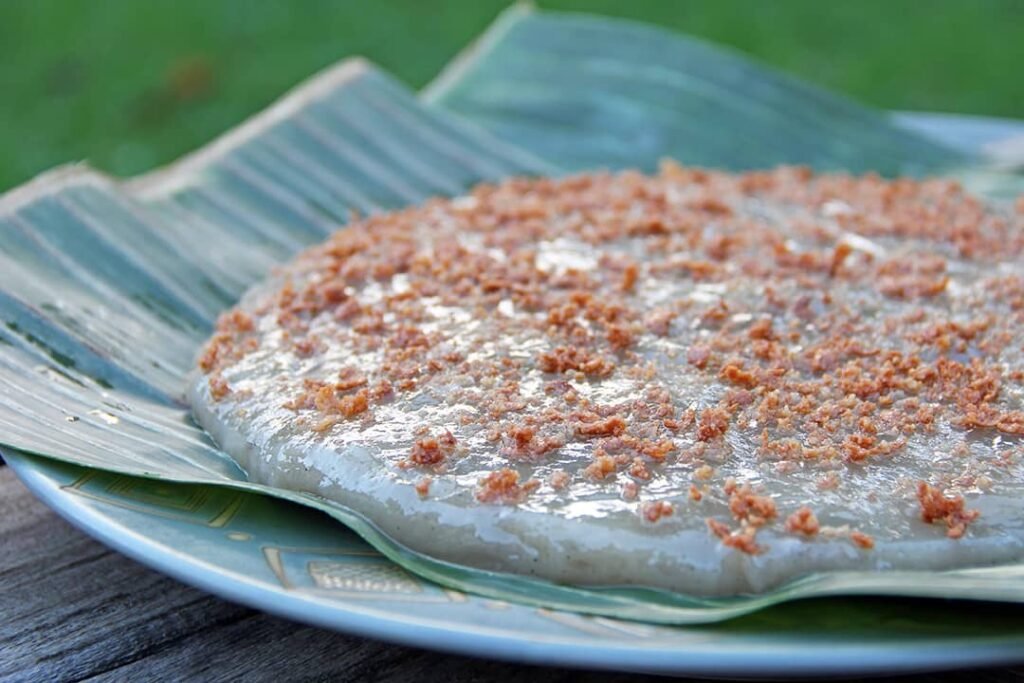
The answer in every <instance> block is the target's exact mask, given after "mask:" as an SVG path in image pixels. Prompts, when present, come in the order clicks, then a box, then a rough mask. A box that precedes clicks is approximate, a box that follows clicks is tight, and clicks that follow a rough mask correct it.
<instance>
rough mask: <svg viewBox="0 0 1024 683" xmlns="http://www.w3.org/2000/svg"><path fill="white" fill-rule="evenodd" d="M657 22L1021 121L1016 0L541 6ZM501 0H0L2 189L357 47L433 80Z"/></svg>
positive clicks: (189, 127)
mask: <svg viewBox="0 0 1024 683" xmlns="http://www.w3.org/2000/svg"><path fill="white" fill-rule="evenodd" d="M538 4H539V5H540V6H542V7H546V8H558V9H571V10H584V11H591V12H596V13H601V14H608V15H616V16H625V17H630V18H634V19H641V20H644V21H649V22H654V23H659V24H662V25H664V26H668V27H671V28H674V29H677V30H680V31H685V32H689V33H692V34H696V35H700V36H703V37H706V38H709V39H711V40H714V41H718V42H721V43H724V44H728V45H731V46H734V47H737V48H739V49H741V50H743V51H745V52H747V53H749V54H751V55H754V56H755V57H757V58H759V59H761V60H763V61H765V62H767V63H770V64H773V65H775V66H777V67H779V68H781V69H784V70H787V71H789V72H791V73H793V74H796V75H798V76H801V77H803V78H806V79H807V80H810V81H813V82H815V83H818V84H820V85H824V86H826V87H829V88H833V89H836V90H840V91H843V92H846V93H847V94H849V95H852V96H853V97H855V98H857V99H859V100H861V101H862V102H865V103H868V104H871V105H875V106H878V107H883V108H891V109H920V110H933V111H946V112H965V113H977V114H989V115H996V116H1009V117H1017V118H1024V76H1022V75H1021V74H1022V73H1024V0H858V1H854V0H847V1H844V2H840V1H838V0H775V1H771V0H760V1H758V0H631V1H630V2H620V1H618V0H540V2H539V3H538ZM507 5H508V2H507V0H457V1H451V0H449V1H448V2H441V1H440V0H437V1H434V0H378V1H376V2H370V1H369V0H364V1H361V2H342V1H338V0H334V1H328V0H301V1H300V0H294V1H291V2H288V1H285V0H281V1H277V2H271V1H268V0H262V1H258V0H175V1H172V0H144V1H140V0H93V1H87V0H0V88H2V93H3V94H2V96H0V150H2V152H0V191H2V190H4V189H7V188H9V187H11V186H13V185H15V184H17V183H20V182H23V181H24V180H26V179H28V178H30V177H31V176H33V175H35V174H36V173H38V172H40V171H43V170H45V169H47V168H49V167H51V166H54V165H56V164H59V163H64V162H67V161H72V160H80V159H87V160H89V161H90V162H91V163H93V164H94V165H96V166H98V167H99V168H102V169H105V170H107V171H110V172H113V173H116V174H119V175H130V174H133V173H137V172H140V171H143V170H146V169H149V168H152V167H154V166H157V165H159V164H162V163H166V162H168V161H170V160H172V159H174V158H175V157H177V156H179V155H181V154H182V153H184V152H186V151H188V150H190V149H193V148H195V147H196V146H198V145H200V144H202V143H203V142H205V141H207V140H209V139H211V138H212V137H213V136H215V135H217V134H218V133H220V132H222V131H224V130H226V129H228V128H230V127H231V126H233V125H235V124H237V123H238V122H239V121H241V120H243V119H244V118H245V117H246V116H248V115H250V114H252V113H254V112H256V111H258V110H259V109H261V108H263V107H265V106H266V105H267V104H269V103H270V102H271V101H273V100H274V99H275V98H276V97H277V96H278V95H280V94H281V93H282V92H283V91H284V90H286V89H287V88H288V87H290V86H292V85H294V84H295V83H297V82H298V81H300V80H302V79H303V78H305V77H306V76H308V75H310V74H312V73H313V72H314V71H316V70H318V69H320V68H322V67H324V66H327V65H328V64H331V63H332V62H335V61H337V60H338V59H341V58H343V57H345V56H348V55H353V54H361V55H364V56H366V57H369V58H370V59H372V60H373V61H375V62H377V63H378V64H380V65H381V66H383V67H384V68H385V69H388V70H389V71H391V72H393V73H394V74H396V75H397V76H398V77H399V78H401V79H402V80H404V81H405V82H407V83H408V84H410V85H412V86H415V87H419V86H421V85H423V84H425V83H426V82H427V81H429V79H430V78H431V77H432V76H433V75H434V74H436V73H437V71H438V70H439V69H440V68H441V67H442V66H443V65H444V64H445V63H446V62H447V61H448V60H449V59H450V58H451V57H452V56H453V55H454V54H455V53H456V52H457V51H458V50H459V49H461V48H462V47H463V46H464V45H466V43H468V42H469V41H470V40H471V39H472V38H473V37H474V36H476V35H477V34H479V33H480V31H482V30H483V29H484V27H485V26H487V24H488V23H489V22H490V21H491V20H492V19H493V17H494V16H495V14H497V12H499V11H500V10H501V9H502V8H503V7H505V6H507Z"/></svg>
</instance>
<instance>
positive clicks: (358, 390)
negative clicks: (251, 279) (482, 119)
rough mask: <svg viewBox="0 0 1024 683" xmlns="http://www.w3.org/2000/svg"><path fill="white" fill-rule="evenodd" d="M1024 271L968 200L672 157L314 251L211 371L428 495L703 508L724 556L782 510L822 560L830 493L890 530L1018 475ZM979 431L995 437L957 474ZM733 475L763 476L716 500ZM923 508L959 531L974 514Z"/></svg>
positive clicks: (221, 324) (220, 330)
mask: <svg viewBox="0 0 1024 683" xmlns="http://www.w3.org/2000/svg"><path fill="white" fill-rule="evenodd" d="M1018 205H1019V202H1018ZM1022 252H1024V213H1022V212H1020V211H1019V210H1014V209H1013V207H1010V206H1006V207H996V206H989V205H986V204H984V203H982V202H980V201H978V200H977V199H975V198H973V197H971V196H970V195H968V194H967V193H966V192H964V190H963V189H962V188H960V187H959V186H958V185H957V184H956V183H953V182H950V181H945V180H924V181H914V180H896V181H886V180H883V179H881V178H879V177H877V176H873V175H867V176H863V177H850V176H845V175H818V176H816V175H814V174H812V173H810V172H809V171H808V170H806V169H800V168H780V169H776V170H773V171H759V172H754V173H747V174H741V175H730V174H725V173H717V172H709V171H701V170H695V169H686V168H682V167H679V166H677V165H675V164H672V163H667V164H665V165H664V166H663V168H662V170H661V172H660V173H659V174H657V175H655V176H644V175H641V174H639V173H635V172H625V173H620V174H615V175H612V174H592V175H582V176H576V177H570V178H564V179H558V180H551V179H512V180H507V181H504V182H502V183H500V184H495V185H490V184H485V185H480V186H478V187H477V188H475V189H474V190H473V191H472V193H471V194H470V195H468V196H466V197H462V198H458V199H454V200H450V201H449V200H442V199H435V200H431V201H429V202H427V203H425V204H424V205H423V206H420V207H416V208H410V209H406V210H402V211H398V212H394V213H388V214H380V215H374V216H370V217H368V218H365V219H362V220H358V221H356V222H355V223H353V224H352V225H350V226H349V227H347V228H345V229H344V230H341V231H339V232H338V233H336V234H335V235H334V236H332V237H331V238H330V239H329V240H328V241H327V242H326V243H324V244H322V245H319V246H316V247H313V248H311V249H308V250H307V251H305V252H304V253H303V254H301V255H300V256H299V257H298V258H297V259H296V260H295V261H294V262H292V263H291V264H290V265H288V266H286V267H285V268H283V269H282V270H281V271H280V272H279V273H278V274H277V275H275V276H274V279H273V281H272V282H273V284H272V285H268V286H267V287H265V288H264V289H262V290H259V291H258V292H256V293H255V294H253V295H252V296H251V297H247V299H246V302H245V303H244V304H243V305H242V306H241V307H239V308H236V309H234V310H232V311H230V312H228V313H227V314H225V315H224V316H221V318H220V319H219V320H218V323H217V327H216V331H215V334H214V335H213V336H212V338H211V339H210V341H209V342H208V344H207V345H206V347H205V348H204V350H203V352H202V354H201V356H200V357H199V359H198V365H199V368H200V370H201V371H202V372H203V373H205V374H206V375H207V384H208V389H207V390H208V392H209V396H210V397H211V399H212V401H213V402H215V403H219V404H221V405H223V406H229V407H236V406H237V407H240V408H245V409H246V410H250V409H252V408H256V407H262V408H264V409H266V410H274V411H280V412H279V413H274V414H275V416H276V417H275V419H277V420H279V423H281V424H287V425H288V428H294V429H305V430H308V431H309V433H310V438H312V439H319V440H321V441H323V442H325V443H328V444H336V445H338V447H339V448H340V447H341V445H342V444H348V443H355V442H360V443H362V442H366V443H378V442H382V440H383V442H385V443H388V444H392V445H393V446H394V447H390V446H389V447H388V448H387V449H383V450H381V451H380V452H381V457H382V458H384V459H385V460H387V461H388V463H390V464H391V465H394V466H395V469H396V470H398V471H399V474H398V475H396V476H402V477H407V481H408V482H409V484H410V485H414V486H415V488H416V490H417V492H420V493H421V495H426V494H427V492H428V491H429V477H426V476H425V475H424V474H423V473H424V471H430V472H432V474H433V476H434V477H435V478H436V477H438V476H442V474H444V473H451V474H452V476H455V477H463V479H460V481H461V482H462V483H461V484H460V486H466V487H470V488H471V489H472V491H473V496H474V497H475V500H476V501H478V502H479V503H481V504H496V505H541V504H546V505H549V506H558V505H562V504H564V505H569V504H571V503H573V502H574V501H593V500H598V499H606V500H611V499H614V500H616V501H618V503H616V504H621V505H622V506H627V505H628V501H631V500H632V501H635V500H636V499H638V497H640V498H639V499H641V500H656V501H658V502H657V503H643V504H641V507H642V513H641V517H642V518H644V519H646V520H648V521H658V520H661V522H660V523H661V524H677V523H682V522H681V521H680V519H681V517H683V515H681V514H676V515H674V516H673V517H672V519H666V518H668V517H669V516H670V515H672V512H673V510H677V511H678V510H683V509H687V508H688V507H689V506H690V505H693V504H695V503H696V502H697V501H700V504H701V507H702V508H707V513H706V514H709V515H714V516H715V517H714V518H709V521H708V522H707V524H708V528H709V529H710V532H711V533H712V534H713V535H715V536H716V537H718V538H720V539H721V540H722V543H723V544H725V545H726V546H728V547H731V548H735V549H737V550H739V551H742V552H748V553H757V552H761V551H762V550H763V548H762V547H761V546H759V545H758V544H757V543H756V536H757V534H758V532H759V529H761V528H767V527H770V526H771V525H773V524H775V523H776V519H777V517H778V512H777V508H778V509H781V510H796V512H793V513H792V514H790V515H789V516H788V517H786V519H785V522H784V524H780V525H779V527H780V528H782V527H784V530H785V531H787V532H789V533H792V534H796V535H797V536H799V537H803V538H807V539H809V538H810V537H812V536H813V537H818V536H820V534H819V529H820V528H822V527H821V524H819V521H818V518H817V517H816V515H815V512H812V509H811V506H813V508H814V510H816V511H818V513H819V514H823V517H822V519H823V520H825V519H826V516H824V513H823V508H822V507H819V505H818V503H819V502H820V501H827V502H828V505H830V506H832V508H833V509H834V508H835V507H836V506H840V507H841V506H842V505H843V504H846V505H847V507H848V508H849V509H848V511H849V513H850V514H852V515H856V516H859V517H861V518H863V519H864V520H865V523H866V524H868V525H870V523H871V519H872V514H873V513H872V512H871V511H873V510H877V509H879V508H878V506H879V505H882V504H883V503H880V502H879V500H881V499H883V498H885V497H887V496H888V497H890V499H891V497H892V496H899V497H900V499H901V500H902V499H905V498H908V497H912V496H913V495H914V492H913V491H911V490H910V489H909V488H908V487H906V486H902V487H901V486H899V485H897V483H898V482H899V481H903V480H911V481H913V480H918V479H928V480H929V481H937V482H944V483H943V485H944V486H945V485H946V484H950V483H951V482H954V480H956V477H958V476H961V474H962V472H963V471H964V470H965V468H969V469H970V472H971V479H970V482H972V484H971V485H972V486H975V488H976V490H972V491H970V492H969V493H970V495H980V491H981V488H980V486H976V483H977V482H979V481H985V482H987V484H986V487H985V489H986V490H990V489H993V488H995V489H998V488H999V486H1000V482H1002V481H1005V480H1007V479H1008V478H1012V477H1014V476H1016V474H1015V473H1016V472H1017V469H1018V463H1019V457H1018V451H1017V450H1015V449H1018V448H1019V445H1020V443H1021V437H1022V436H1024V358H1022V356H1024V349H1022V347H1021V345H1020V340H1021V339H1024V270H1022V268H1021V267H1020V266H1019V264H1020V263H1021V256H1022ZM257 368H273V370H272V372H273V374H274V376H273V378H272V381H270V382H269V383H266V384H262V385H260V384H257V383H256V380H254V379H252V378H254V377H256V376H257V375H258V373H257ZM261 401H262V402H263V403H260V402H261ZM424 426H425V427H426V428H427V431H426V432H422V433H420V432H417V429H418V428H421V427H424ZM968 437H970V438H971V439H973V441H972V443H974V442H977V443H981V440H982V439H984V440H987V441H986V443H990V444H991V445H990V446H985V447H982V446H974V447H972V448H969V449H967V451H966V455H960V456H955V457H954V456H952V455H951V446H950V447H948V448H947V447H946V444H953V443H955V442H958V441H959V440H963V439H967V438H968ZM975 437H977V438H975ZM403 472H404V473H403ZM520 472H523V473H530V474H527V475H525V476H527V479H526V480H525V481H521V480H520ZM730 476H731V477H737V478H739V479H740V480H743V481H748V482H750V483H749V484H748V483H744V484H736V483H735V482H727V483H726V485H725V486H717V485H714V482H712V483H711V484H708V483H707V482H711V480H714V479H716V478H717V480H718V482H722V481H725V480H726V478H727V477H730ZM541 481H544V482H546V485H542V484H541ZM956 481H967V480H956ZM425 482H427V483H425ZM466 482H473V483H471V484H468V483H466ZM850 482H855V483H850ZM695 483H699V484H700V487H699V488H698V486H697V485H695ZM951 486H952V487H953V488H954V489H956V488H957V485H956V484H951ZM755 488H756V491H757V493H755ZM967 488H969V486H960V489H962V490H963V492H964V493H967V492H968V491H966V489H967ZM880 497H881V498H880ZM917 497H918V500H919V501H920V505H921V509H922V516H923V518H924V519H925V521H928V522H933V521H934V522H943V523H945V524H946V526H947V529H948V531H947V533H948V536H949V537H950V538H959V537H961V536H963V535H964V534H965V533H966V532H967V528H968V525H969V524H970V523H971V522H973V521H975V519H976V518H977V516H978V515H977V512H975V511H973V510H968V509H967V508H966V507H965V499H964V498H963V497H962V495H960V494H955V493H954V494H953V495H952V496H951V497H947V496H946V495H944V494H942V493H941V492H939V491H938V489H936V488H933V487H932V486H931V485H929V484H924V483H922V484H921V487H920V488H919V489H918V490H917ZM623 499H627V500H623ZM844 501H845V503H844ZM632 505H633V508H630V509H634V508H635V507H636V505H637V503H635V502H634V503H632ZM890 506H891V507H895V505H894V504H892V503H890ZM621 509H626V507H622V508H621ZM716 519H717V520H721V519H731V520H732V523H735V524H737V526H736V527H735V528H733V527H731V526H729V524H727V523H725V522H723V521H716ZM907 529H909V527H908V526H906V525H904V527H902V528H901V529H895V530H893V529H878V528H871V529H870V530H871V531H872V532H873V533H874V534H875V536H878V535H879V534H880V533H881V534H884V536H885V537H886V538H891V537H895V536H898V535H899V534H900V533H907ZM857 533H858V534H861V535H859V536H858V535H856V534H851V535H849V538H850V540H851V541H853V542H854V543H856V544H857V545H858V546H860V547H863V548H869V547H871V546H872V544H873V543H874V541H873V539H872V537H870V536H868V535H867V534H865V533H862V532H857Z"/></svg>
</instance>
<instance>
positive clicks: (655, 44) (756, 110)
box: [424, 5, 965, 175]
mask: <svg viewBox="0 0 1024 683" xmlns="http://www.w3.org/2000/svg"><path fill="white" fill-rule="evenodd" d="M424 99H425V101H426V102H428V103H430V104H431V105H432V106H435V107H439V108H443V109H445V110H447V111H451V112H454V113H456V114H459V115H460V116H462V117H464V118H468V119H470V120H472V121H474V122H476V123H478V124H480V125H481V126H482V127H483V128H485V129H487V130H488V131H489V132H491V133H493V134H494V135H495V136H497V137H499V138H501V139H502V140H505V141H507V142H510V143H512V144H515V145H516V146H518V147H520V148H523V149H527V150H530V151H532V152H534V153H535V154H537V155H538V156H542V157H544V158H546V159H549V160H551V161H552V162H554V163H557V164H558V165H559V166H560V167H562V168H566V169H569V170H583V169H589V168H595V167H611V168H641V169H646V170H652V169H653V168H654V167H655V166H656V165H657V163H658V160H659V159H662V158H664V157H672V158H674V159H676V160H677V161H680V162H682V163H686V164H692V165H697V166H710V167H716V168H726V169H733V170H743V169H752V168H764V167H771V166H777V165H778V164H807V165H810V166H813V167H815V168H817V169H820V170H844V171H851V172H856V173H860V172H864V171H876V172H879V173H884V174H890V175H892V174H904V175H906V174H920V173H926V172H934V171H936V170H942V169H945V168H949V167H951V166H958V165H962V164H963V163H964V162H965V157H964V155H963V154H962V153H960V152H957V151H954V150H952V149H948V148H946V147H944V146H942V145H940V144H938V143H936V142H933V141H931V140H928V139H926V138H924V137H921V136H918V135H916V134H912V133H910V132H908V131H907V130H906V129H904V128H901V127H899V126H897V125H896V124H894V123H892V122H891V121H890V120H889V118H888V117H887V116H886V115H884V114H882V113H880V112H876V111H872V110H870V109H867V108H865V107H862V106H860V105H858V104H856V103H854V102H852V101H850V100H848V99H845V98H843V97H840V96H837V95H835V94H832V93H830V92H827V91H825V90H822V89H820V88H816V87H814V86H811V85H808V84H805V83H802V82H801V81H798V80H796V79H794V78H791V77H789V76H787V75H785V74H782V73H778V72H776V71H774V70H772V69H769V68H766V67H763V66H761V65H759V64H756V63H754V62H752V61H750V60H749V59H746V58H745V57H743V56H742V55H740V54H739V53H737V52H733V51H731V50H726V49H723V48H721V47H718V46H715V45H711V44H708V43H706V42H704V41H701V40H698V39H696V38H689V37H685V36H680V35H678V34H675V33H672V32H670V31H666V30H663V29H660V28H656V27H653V26H647V25H644V24H639V23H634V22H631V21H625V20H621V19H608V18H604V17H597V16H586V15H579V14H563V13H556V12H537V11H534V10H532V9H531V8H530V7H529V6H527V5H518V6H514V7H513V8H511V9H510V10H508V11H506V12H505V14H503V15H502V16H501V17H500V18H499V19H498V21H497V22H495V24H494V25H493V26H492V27H491V28H490V29H489V30H488V31H487V32H486V33H485V34H484V35H483V36H482V37H481V38H480V39H479V40H478V41H477V42H476V43H475V44H474V45H473V46H472V47H470V48H469V49H467V50H466V51H465V52H464V53H463V54H462V55H461V56H460V57H459V58H458V59H456V60H455V61H454V62H453V63H452V64H451V65H450V66H449V67H448V68H447V69H445V71H444V72H443V73H442V74H441V75H440V76H439V77H438V78H437V79H435V81H434V82H433V83H432V84H431V85H430V86H429V87H428V88H427V89H426V90H425V92H424Z"/></svg>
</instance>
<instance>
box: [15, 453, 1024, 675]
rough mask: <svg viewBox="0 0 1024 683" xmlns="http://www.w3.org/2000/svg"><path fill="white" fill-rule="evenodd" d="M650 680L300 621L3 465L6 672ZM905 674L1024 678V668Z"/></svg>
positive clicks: (33, 673) (43, 673) (25, 673)
mask: <svg viewBox="0 0 1024 683" xmlns="http://www.w3.org/2000/svg"><path fill="white" fill-rule="evenodd" d="M580 678H585V680H588V681H600V682H604V683H611V682H612V681H627V680H629V681H654V680H660V679H653V678H649V677H639V676H631V675H625V674H613V673H587V674H582V675H581V673H580V672H576V671H570V670H567V669H553V668H540V667H528V666H520V665H515V664H506V663H499V662H488V661H483V660H475V659H471V658H467V657H456V656H451V655H440V654H435V653H431V652H427V651H423V650H417V649H412V648H405V647H398V646H394V645H389V644H386V643H380V642H377V641H372V640H366V639H362V638H355V637H351V636H344V635H340V634H337V633H333V632H330V631H325V630H322V629H317V628H312V627H308V626H302V625H299V624H295V623H292V622H289V621H286V620H283V619H278V618H276V617H271V616H268V615H265V614H261V613H259V612H254V611H252V610H250V609H246V608H244V607H240V606H237V605H234V604H232V603H229V602H225V601H223V600H220V599H218V598H214V597H211V596H209V595H207V594H205V593H202V592H201V591H198V590H196V589H193V588H190V587H188V586H185V585H184V584H181V583H178V582H177V581H173V580H171V579H169V578H166V577H164V576H162V575H161V574H158V573H156V572H154V571H152V570H150V569H147V568H146V567H143V566H142V565H139V564H137V563H135V562H133V561H132V560H129V559H127V558H125V557H122V556H121V555H118V554H117V553H114V552H111V551H109V550H107V549H106V548H105V547H104V546H102V545H100V544H98V543H96V542H95V541H93V540H91V539H90V538H88V537H86V536H85V535H84V534H82V533H81V532H79V531H78V530H76V529H74V528H73V527H71V526H70V525H69V524H67V523H66V522H64V521H63V520H61V519H60V518H58V517H57V516H56V515H55V514H54V513H52V512H50V510H49V509H47V508H46V507H45V506H43V505H42V504H41V503H39V502H38V501H36V500H35V499H34V498H33V497H32V496H31V494H29V492H28V491H27V490H26V489H25V488H24V487H23V486H22V485H21V484H20V482H18V481H17V479H16V478H15V477H14V475H13V473H12V472H11V471H10V470H9V468H6V467H0V680H3V681H78V680H140V681H141V680H202V681H217V680H236V679H244V680H251V681H260V680H272V681H275V682H276V683H282V682H284V681H298V680H307V681H308V680H341V681H361V682H362V681H394V682H396V683H398V682H401V683H409V682H410V681H420V680H432V681H433V680H438V681H445V683H461V682H466V683H469V682H470V681H474V682H475V681H489V680H506V681H524V682H525V681H529V682H530V683H555V682H557V681H566V682H569V681H577V680H579V679H580ZM902 680H905V681H911V680H913V681H918V682H921V683H923V682H925V681H928V682H932V681H963V682H967V681H1000V682H1003V681H1019V680H1024V669H1020V668H1018V669H1001V670H988V671H972V672H959V673H954V674H944V675H929V676H920V677H915V678H911V679H902Z"/></svg>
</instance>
